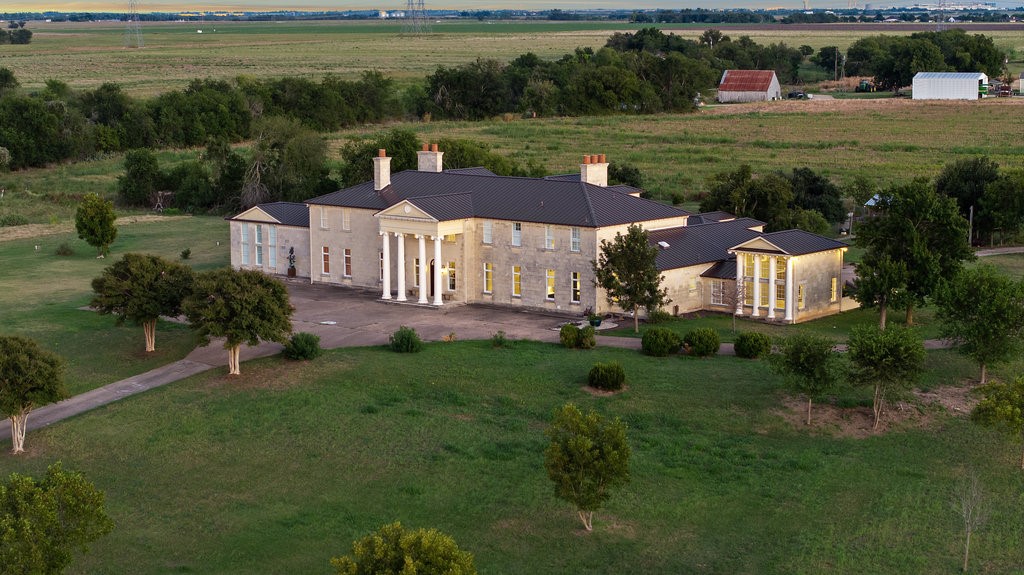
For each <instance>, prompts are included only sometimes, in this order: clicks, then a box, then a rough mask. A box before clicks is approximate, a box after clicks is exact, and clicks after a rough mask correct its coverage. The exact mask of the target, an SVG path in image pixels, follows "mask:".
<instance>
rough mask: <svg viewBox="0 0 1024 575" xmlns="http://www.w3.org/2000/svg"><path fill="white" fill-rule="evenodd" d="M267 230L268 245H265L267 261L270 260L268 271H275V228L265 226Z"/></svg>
mask: <svg viewBox="0 0 1024 575" xmlns="http://www.w3.org/2000/svg"><path fill="white" fill-rule="evenodd" d="M267 228H269V230H268V231H269V235H270V243H268V244H267V253H268V256H269V257H268V259H269V260H270V269H271V270H273V271H276V270H277V226H267Z"/></svg>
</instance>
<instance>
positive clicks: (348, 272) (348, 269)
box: [343, 248, 352, 278]
mask: <svg viewBox="0 0 1024 575" xmlns="http://www.w3.org/2000/svg"><path fill="white" fill-rule="evenodd" d="M344 256H345V259H344V262H343V263H344V264H345V273H344V274H343V275H344V276H345V277H347V278H350V277H352V250H351V249H349V248H345V251H344Z"/></svg>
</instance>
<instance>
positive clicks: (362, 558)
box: [331, 521, 477, 575]
mask: <svg viewBox="0 0 1024 575" xmlns="http://www.w3.org/2000/svg"><path fill="white" fill-rule="evenodd" d="M331 565H332V566H333V567H334V568H335V569H337V573H338V575H413V574H418V575H476V572H477V571H476V567H475V566H474V565H473V555H472V554H471V553H468V552H466V551H462V550H461V549H459V546H458V545H456V544H455V540H454V539H452V538H451V537H450V536H448V535H445V534H444V533H441V532H440V531H438V530H436V529H416V530H415V531H409V530H406V529H405V528H403V527H402V524H401V523H399V522H397V521H396V522H395V523H391V524H390V525H385V526H383V527H381V528H380V529H378V530H377V531H375V532H374V533H371V534H370V535H367V536H366V537H363V538H361V539H359V540H357V541H355V542H353V543H352V555H351V556H349V555H345V556H344V557H335V558H333V559H331Z"/></svg>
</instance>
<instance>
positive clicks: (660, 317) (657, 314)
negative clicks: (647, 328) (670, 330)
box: [647, 309, 672, 325]
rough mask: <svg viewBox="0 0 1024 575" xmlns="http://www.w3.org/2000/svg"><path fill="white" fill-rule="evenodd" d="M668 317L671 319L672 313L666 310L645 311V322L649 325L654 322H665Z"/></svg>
mask: <svg viewBox="0 0 1024 575" xmlns="http://www.w3.org/2000/svg"><path fill="white" fill-rule="evenodd" d="M670 319H672V314H670V313H668V312H667V311H662V310H660V309H657V310H654V311H651V312H647V323H649V324H651V325H653V324H656V323H665V322H666V321H668V320H670Z"/></svg>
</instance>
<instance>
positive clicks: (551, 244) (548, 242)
mask: <svg viewBox="0 0 1024 575" xmlns="http://www.w3.org/2000/svg"><path fill="white" fill-rule="evenodd" d="M544 249H548V250H553V249H555V232H554V230H552V229H551V226H544Z"/></svg>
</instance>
